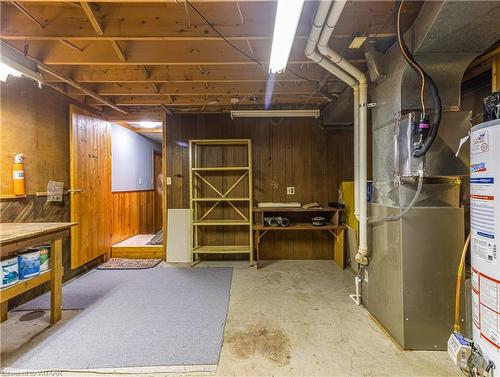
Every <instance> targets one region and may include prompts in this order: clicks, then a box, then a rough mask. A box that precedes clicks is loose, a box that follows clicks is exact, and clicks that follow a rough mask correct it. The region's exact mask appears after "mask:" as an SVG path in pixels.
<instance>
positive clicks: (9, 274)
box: [2, 257, 19, 288]
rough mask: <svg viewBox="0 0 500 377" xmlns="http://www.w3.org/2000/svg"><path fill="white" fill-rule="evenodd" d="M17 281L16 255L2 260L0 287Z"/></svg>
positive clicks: (17, 265) (17, 266)
mask: <svg viewBox="0 0 500 377" xmlns="http://www.w3.org/2000/svg"><path fill="white" fill-rule="evenodd" d="M18 281H19V263H18V261H17V257H13V258H9V259H6V260H3V261H2V288H3V287H8V286H9V285H12V284H16V283H17V282H18Z"/></svg>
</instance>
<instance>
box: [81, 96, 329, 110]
mask: <svg viewBox="0 0 500 377" xmlns="http://www.w3.org/2000/svg"><path fill="white" fill-rule="evenodd" d="M232 97H234V96H227V95H226V96H175V97H173V99H172V102H169V101H170V100H169V98H168V97H167V96H163V97H162V96H124V97H119V98H116V99H115V103H116V105H117V106H125V107H126V106H160V105H165V106H168V107H169V108H172V107H176V106H193V105H195V106H203V105H206V106H215V105H222V104H223V105H235V104H234V103H233V102H232V101H231V98H232ZM265 101H266V99H265V96H259V97H258V99H257V100H256V101H254V100H251V99H250V98H248V97H241V98H240V99H239V102H238V103H237V104H238V105H239V104H242V105H243V104H247V105H248V104H263V103H264V102H265ZM306 101H307V102H309V103H324V102H326V100H325V99H324V98H323V97H322V96H315V95H312V96H311V95H310V94H304V95H288V94H283V95H281V94H275V95H273V96H272V99H271V104H288V103H290V104H293V103H305V102H306ZM98 102H99V101H96V100H95V99H92V100H91V101H90V102H89V104H96V105H97V104H98Z"/></svg>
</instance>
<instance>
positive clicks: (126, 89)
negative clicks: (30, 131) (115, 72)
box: [85, 81, 316, 96]
mask: <svg viewBox="0 0 500 377" xmlns="http://www.w3.org/2000/svg"><path fill="white" fill-rule="evenodd" d="M207 84H208V85H207ZM207 84H206V83H201V82H200V83H192V82H182V83H171V82H168V83H163V84H162V86H161V87H160V86H158V85H157V84H156V83H154V82H150V83H139V84H137V83H123V84H120V85H116V83H107V84H93V85H89V84H87V85H85V86H86V87H87V88H88V89H90V90H92V91H94V92H96V93H97V94H99V95H101V96H130V95H136V96H137V95H143V96H144V95H148V96H166V95H170V96H190V95H194V96H202V95H220V96H224V95H251V94H257V95H263V94H264V93H266V91H269V92H273V93H276V94H304V93H307V94H309V93H313V92H314V91H315V90H316V83H314V82H307V81H293V82H280V83H278V84H276V85H274V87H271V88H268V85H267V83H266V82H243V83H236V84H235V83H207Z"/></svg>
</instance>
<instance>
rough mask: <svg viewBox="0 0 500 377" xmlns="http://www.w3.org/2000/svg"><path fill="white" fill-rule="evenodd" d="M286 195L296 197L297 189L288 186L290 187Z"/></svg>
mask: <svg viewBox="0 0 500 377" xmlns="http://www.w3.org/2000/svg"><path fill="white" fill-rule="evenodd" d="M286 194H287V195H295V187H293V186H288V187H287V188H286Z"/></svg>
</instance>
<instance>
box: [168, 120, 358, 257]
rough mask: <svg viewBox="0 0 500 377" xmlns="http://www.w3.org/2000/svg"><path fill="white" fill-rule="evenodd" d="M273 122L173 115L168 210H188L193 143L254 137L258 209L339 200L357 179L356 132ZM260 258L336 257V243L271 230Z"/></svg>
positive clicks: (320, 236)
mask: <svg viewBox="0 0 500 377" xmlns="http://www.w3.org/2000/svg"><path fill="white" fill-rule="evenodd" d="M273 121H274V122H273ZM273 121H272V120H270V119H265V118H263V119H258V118H254V119H252V118H248V119H235V120H231V118H230V116H229V115H228V114H193V115H187V114H186V115H175V116H169V118H168V120H167V140H168V143H167V162H168V174H167V175H168V176H170V177H172V184H171V185H170V186H168V203H169V208H189V173H188V167H189V148H188V147H187V145H188V141H189V139H220V138H245V139H246V138H249V139H251V140H252V148H253V179H254V182H253V187H254V200H255V203H254V204H255V205H256V204H257V203H258V202H261V201H298V202H301V203H309V202H318V203H320V204H324V205H326V204H327V203H328V202H329V201H335V200H337V199H338V188H339V185H340V182H341V181H342V180H352V179H353V134H352V131H349V130H342V131H326V130H322V129H321V128H320V127H319V126H318V124H317V121H316V120H312V119H300V118H296V119H293V118H288V119H286V118H283V119H282V120H279V121H276V120H273ZM287 186H294V187H295V195H287V194H286V187H287ZM221 232H227V230H222V229H221ZM219 237H222V238H227V237H231V235H230V234H221V235H219ZM261 255H262V256H263V259H332V258H333V239H332V236H331V235H330V234H327V233H326V232H325V233H323V232H270V233H268V234H266V235H265V236H264V238H263V239H262V243H261ZM213 257H214V258H215V257H216V256H213ZM232 257H233V256H230V255H227V256H224V258H232Z"/></svg>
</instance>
